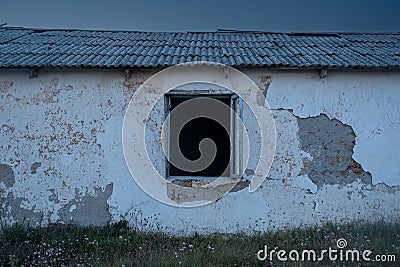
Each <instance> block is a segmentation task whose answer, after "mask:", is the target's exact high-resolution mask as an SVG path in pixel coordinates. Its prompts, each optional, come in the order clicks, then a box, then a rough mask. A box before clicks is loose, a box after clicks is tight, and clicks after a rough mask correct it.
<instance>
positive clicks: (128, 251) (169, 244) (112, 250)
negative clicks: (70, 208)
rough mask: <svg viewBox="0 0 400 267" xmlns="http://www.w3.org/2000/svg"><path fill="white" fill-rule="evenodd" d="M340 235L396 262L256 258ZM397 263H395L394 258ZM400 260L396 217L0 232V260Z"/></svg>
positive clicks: (328, 242)
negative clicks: (242, 228) (173, 230)
mask: <svg viewBox="0 0 400 267" xmlns="http://www.w3.org/2000/svg"><path fill="white" fill-rule="evenodd" d="M339 238H345V239H346V240H347V249H358V250H360V251H363V250H366V249H369V250H371V251H372V252H373V254H372V255H376V254H386V255H387V254H394V255H395V256H396V259H397V262H391V263H385V264H383V263H376V262H375V263H372V262H370V263H367V262H363V261H360V262H355V263H352V262H344V263H343V262H339V261H336V262H332V261H330V260H329V259H325V261H323V262H322V263H321V262H308V261H305V262H293V261H287V262H282V261H278V260H277V259H276V256H275V257H274V259H273V260H272V261H270V260H269V259H267V260H266V261H263V262H261V261H259V260H258V259H257V256H256V254H257V252H258V251H259V250H260V249H262V248H263V247H264V245H268V249H269V250H271V249H275V250H279V249H285V250H286V251H287V252H289V251H290V250H293V249H296V250H298V251H302V250H303V249H314V250H316V251H317V252H319V251H321V250H322V249H328V247H329V246H331V247H332V248H335V249H336V248H337V247H336V241H337V239H339ZM396 263H397V264H396ZM78 264H79V265H80V266H180V265H181V266H314V265H315V266H321V265H325V266H332V265H334V266H400V223H384V222H378V223H362V222H354V223H351V224H340V225H336V224H332V223H328V224H326V225H323V226H321V227H312V228H298V229H291V230H285V231H279V232H272V233H262V234H261V233H255V234H253V235H246V234H242V233H238V234H231V235H222V234H212V235H198V234H195V235H192V236H171V235H168V234H166V233H162V232H142V231H138V230H134V229H131V228H128V227H126V226H125V224H123V223H120V224H118V225H114V226H111V227H102V228H97V227H96V228H95V227H88V228H81V227H77V226H72V225H63V226H62V225H52V226H49V227H46V228H31V227H23V226H20V225H16V226H13V227H9V228H4V229H3V230H2V232H1V233H0V266H21V265H24V266H77V265H78Z"/></svg>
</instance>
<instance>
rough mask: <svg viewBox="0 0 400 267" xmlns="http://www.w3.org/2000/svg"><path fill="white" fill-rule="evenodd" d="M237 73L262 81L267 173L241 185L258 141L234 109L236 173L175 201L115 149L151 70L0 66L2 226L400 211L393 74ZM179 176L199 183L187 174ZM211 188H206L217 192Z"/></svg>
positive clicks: (154, 128)
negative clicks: (247, 152)
mask: <svg viewBox="0 0 400 267" xmlns="http://www.w3.org/2000/svg"><path fill="white" fill-rule="evenodd" d="M245 72H246V73H247V74H248V75H249V76H250V77H251V78H252V79H253V80H254V81H255V82H256V83H258V84H259V86H260V88H264V89H265V90H264V91H260V93H264V92H265V94H266V95H267V100H268V102H269V104H270V107H271V108H272V112H273V116H274V119H275V123H276V128H277V149H276V155H275V159H274V162H273V164H272V168H271V171H270V173H269V175H268V179H267V180H265V181H264V183H263V185H262V187H261V188H259V189H258V190H256V191H255V192H254V193H249V192H248V190H243V189H245V188H246V187H247V185H248V184H247V183H248V181H247V180H249V179H251V178H252V176H253V175H254V170H255V169H256V166H255V165H256V163H255V161H254V158H252V157H255V158H256V157H257V153H259V150H257V149H258V147H259V146H260V144H259V142H260V141H259V140H260V138H259V132H258V130H257V123H256V122H254V120H253V118H254V117H252V116H251V114H250V112H249V110H248V109H246V107H244V110H243V117H244V123H245V124H246V127H247V128H249V136H250V140H251V144H250V147H251V151H252V155H251V157H250V159H249V164H248V166H247V170H246V171H245V173H244V176H243V178H242V179H243V180H241V181H239V183H238V184H237V186H236V187H235V188H234V189H233V190H231V191H230V192H229V193H228V194H226V195H224V196H223V197H222V198H220V199H219V200H218V201H217V202H215V203H212V204H210V205H207V206H204V207H199V208H193V209H179V208H175V207H170V206H166V205H164V204H162V203H159V202H157V201H155V200H154V199H152V198H151V197H149V196H148V195H146V193H144V192H143V191H142V190H141V189H140V188H139V187H138V186H137V185H136V184H135V182H134V181H133V179H132V178H131V176H130V173H129V171H128V169H127V167H126V163H125V161H124V156H123V151H122V144H121V131H122V122H123V115H124V112H125V109H126V107H127V105H128V103H129V101H130V99H131V97H132V95H133V94H134V92H135V90H136V89H137V88H138V87H139V86H140V85H141V84H142V83H143V82H144V81H145V80H146V79H147V78H148V77H150V76H151V75H152V74H153V73H154V71H136V70H135V71H133V72H132V75H131V77H130V78H129V79H128V80H126V79H125V76H124V75H123V73H121V72H119V71H114V70H113V71H111V70H79V71H78V70H77V71H67V70H49V71H43V72H42V71H41V72H40V75H39V76H38V77H37V78H36V79H29V77H27V75H26V73H25V72H24V71H20V70H1V71H0V91H1V94H0V121H1V124H0V127H1V128H0V141H1V142H0V163H1V164H0V205H1V218H2V219H3V220H5V222H6V223H8V224H12V223H15V222H22V221H25V222H29V223H30V224H31V225H46V224H48V223H57V222H59V223H76V224H80V225H91V224H92V225H105V224H107V223H109V222H117V221H118V220H120V219H121V217H122V216H124V215H125V214H126V213H127V212H128V211H129V210H131V209H132V207H139V208H140V210H141V212H142V213H143V216H152V215H153V214H158V213H159V214H160V215H159V216H158V220H159V223H160V225H161V226H162V227H163V229H165V231H169V232H173V233H182V232H185V233H193V232H203V233H211V232H216V231H217V232H234V231H237V230H247V229H249V228H251V229H252V230H254V229H256V228H257V229H258V230H261V231H273V230H276V229H283V228H286V227H297V226H307V225H316V224H321V223H324V222H327V221H335V222H346V221H352V220H356V219H362V220H371V221H373V220H380V219H384V220H388V221H390V220H398V219H399V218H400V208H399V205H398V203H399V201H400V180H399V173H400V165H399V164H398V159H399V158H400V154H399V151H400V149H399V147H400V143H399V140H400V139H399V138H398V132H399V131H400V124H399V123H398V118H399V117H400V106H399V105H398V103H399V99H400V88H399V85H400V74H399V73H398V72H390V71H387V72H362V71H334V70H330V72H329V75H328V76H327V77H326V78H324V79H321V78H319V76H318V73H317V72H315V71H310V72H308V71H304V72H302V71H279V70H269V69H257V70H255V69H251V70H245ZM268 81H269V82H268ZM271 81H272V82H271ZM182 90H185V89H184V88H182ZM187 90H190V88H189V89H187ZM214 92H215V91H214ZM144 104H145V103H144ZM162 104H163V103H160V106H156V107H155V109H154V116H153V117H152V118H150V120H149V121H148V127H147V129H146V138H147V139H146V142H147V144H146V147H147V148H148V151H150V152H149V153H152V155H153V158H154V162H153V164H154V165H155V167H156V168H159V169H160V170H162V169H163V166H164V164H165V161H164V159H163V158H162V157H160V154H157V153H159V150H158V149H159V147H158V145H159V144H157V145H156V143H157V142H158V141H159V139H157V137H156V136H157V134H159V130H160V129H159V128H160V125H161V124H160V122H161V121H162V118H163V117H162V116H163V105H162ZM181 183H186V185H187V186H188V187H189V188H190V187H192V188H195V187H200V188H201V187H202V186H207V184H206V183H203V182H202V181H201V180H199V181H196V179H193V180H191V181H183V182H181ZM219 186H224V185H219ZM219 186H216V188H217V189H216V190H215V191H214V193H215V194H220V192H222V191H223V190H219V189H218V187H219ZM220 189H223V188H220ZM167 191H168V192H167V193H168V194H169V197H171V198H173V199H174V200H176V201H196V200H192V199H191V196H190V195H182V194H181V192H180V191H179V190H177V188H176V187H174V186H171V187H170V188H168V190H167ZM208 193H209V190H207V194H208ZM218 196H219V195H218ZM203 197H204V198H207V196H206V195H204V196H203ZM177 218H179V219H177ZM259 222H262V223H259ZM131 223H133V222H131ZM256 225H257V226H256Z"/></svg>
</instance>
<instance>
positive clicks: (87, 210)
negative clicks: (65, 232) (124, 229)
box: [58, 184, 113, 226]
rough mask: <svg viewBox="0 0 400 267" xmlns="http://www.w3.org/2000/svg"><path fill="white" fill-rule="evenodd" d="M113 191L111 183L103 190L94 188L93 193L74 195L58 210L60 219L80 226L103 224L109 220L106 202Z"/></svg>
mask: <svg viewBox="0 0 400 267" xmlns="http://www.w3.org/2000/svg"><path fill="white" fill-rule="evenodd" d="M112 192H113V184H108V185H107V186H106V188H105V189H104V191H103V190H102V189H100V188H96V189H95V195H91V194H86V195H84V196H79V195H78V196H75V199H74V200H72V201H70V202H69V203H68V204H66V205H65V206H64V207H63V208H62V209H61V210H60V211H59V212H58V214H59V217H60V219H59V220H60V221H62V222H65V223H75V224H78V225H82V226H90V225H91V226H103V225H107V224H108V223H109V222H110V220H111V215H110V212H109V210H108V209H109V206H108V204H107V201H108V199H109V198H110V196H111V194H112Z"/></svg>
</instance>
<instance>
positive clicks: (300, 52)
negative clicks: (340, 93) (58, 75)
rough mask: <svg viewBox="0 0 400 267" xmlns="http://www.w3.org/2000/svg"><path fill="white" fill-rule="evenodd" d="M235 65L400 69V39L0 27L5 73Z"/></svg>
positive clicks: (0, 63)
mask: <svg viewBox="0 0 400 267" xmlns="http://www.w3.org/2000/svg"><path fill="white" fill-rule="evenodd" d="M191 61H212V62H218V63H223V64H226V65H229V66H235V67H294V68H322V67H328V68H392V69H393V68H394V69H400V33H393V34H384V33H382V34H354V33H352V34H345V33H332V34H287V33H263V32H235V31H218V32H201V33H190V32H188V33H174V32H127V31H94V30H93V31H88V30H35V29H25V28H13V27H2V28H0V68H13V67H101V68H120V67H165V66H172V65H176V64H179V63H184V62H191Z"/></svg>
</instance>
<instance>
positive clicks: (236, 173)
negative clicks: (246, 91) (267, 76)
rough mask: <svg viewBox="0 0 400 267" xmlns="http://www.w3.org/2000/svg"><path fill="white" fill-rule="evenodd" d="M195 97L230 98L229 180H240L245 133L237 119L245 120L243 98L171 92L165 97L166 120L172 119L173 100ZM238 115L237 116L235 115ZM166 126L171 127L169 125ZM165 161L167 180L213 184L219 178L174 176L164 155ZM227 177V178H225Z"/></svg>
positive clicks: (206, 93)
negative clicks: (198, 181) (199, 181)
mask: <svg viewBox="0 0 400 267" xmlns="http://www.w3.org/2000/svg"><path fill="white" fill-rule="evenodd" d="M195 97H210V98H214V99H216V98H230V139H231V140H230V142H231V146H230V163H231V164H230V171H229V173H230V175H229V176H227V178H233V179H239V178H240V174H241V173H242V169H243V158H242V155H243V142H242V141H243V132H242V131H241V130H240V128H239V127H238V125H240V122H238V121H237V118H239V119H240V120H243V102H242V100H241V98H240V97H239V96H238V95H236V94H234V93H232V92H230V91H229V92H221V93H210V92H209V90H205V91H203V90H201V91H197V90H196V91H189V92H186V91H185V92H182V91H178V92H173V91H171V92H169V93H168V94H165V95H164V120H167V119H170V117H169V116H168V115H169V114H170V112H171V98H190V99H191V98H195ZM235 112H236V113H237V116H235V114H234V113H235ZM166 125H171V124H170V123H167V124H166ZM165 130H166V146H165V150H166V151H165V152H166V153H168V156H169V153H170V149H169V140H170V134H169V133H170V131H169V129H168V128H166V129H165ZM164 159H165V179H167V180H193V179H195V180H201V181H206V182H207V181H208V182H211V181H213V180H215V179H216V178H218V177H217V176H195V175H190V176H189V175H186V176H180V175H173V176H171V175H170V174H169V171H170V162H169V160H168V158H167V156H165V155H164ZM225 177H226V176H225Z"/></svg>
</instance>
